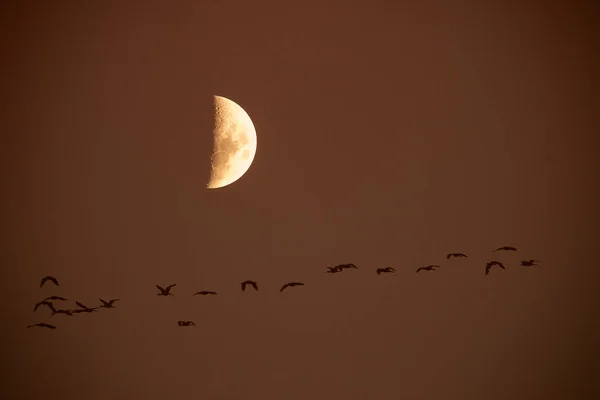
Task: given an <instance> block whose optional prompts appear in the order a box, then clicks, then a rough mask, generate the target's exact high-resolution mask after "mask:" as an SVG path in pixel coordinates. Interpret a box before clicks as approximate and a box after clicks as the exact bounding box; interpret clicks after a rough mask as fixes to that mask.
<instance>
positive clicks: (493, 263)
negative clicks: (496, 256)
mask: <svg viewBox="0 0 600 400" xmlns="http://www.w3.org/2000/svg"><path fill="white" fill-rule="evenodd" d="M495 265H497V266H498V267H500V268H502V269H506V268H504V264H502V263H501V262H500V261H490V262H489V263H487V264H486V265H485V274H486V275H487V274H489V273H490V269H491V268H492V267H493V266H495Z"/></svg>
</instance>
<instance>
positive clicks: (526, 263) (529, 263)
mask: <svg viewBox="0 0 600 400" xmlns="http://www.w3.org/2000/svg"><path fill="white" fill-rule="evenodd" d="M538 264H539V261H538V260H524V261H521V265H522V266H523V267H533V266H535V265H538Z"/></svg>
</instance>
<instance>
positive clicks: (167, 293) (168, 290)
mask: <svg viewBox="0 0 600 400" xmlns="http://www.w3.org/2000/svg"><path fill="white" fill-rule="evenodd" d="M175 286H177V284H176V283H174V284H172V285H169V286H167V288H166V289H165V288H163V287H162V286H159V285H156V288H157V289H158V290H160V293H157V294H156V295H157V296H174V294H173V293H171V289H172V288H173V287H175Z"/></svg>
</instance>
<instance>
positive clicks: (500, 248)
mask: <svg viewBox="0 0 600 400" xmlns="http://www.w3.org/2000/svg"><path fill="white" fill-rule="evenodd" d="M494 251H517V248H516V247H512V246H502V247H498V248H497V249H496V250H494Z"/></svg>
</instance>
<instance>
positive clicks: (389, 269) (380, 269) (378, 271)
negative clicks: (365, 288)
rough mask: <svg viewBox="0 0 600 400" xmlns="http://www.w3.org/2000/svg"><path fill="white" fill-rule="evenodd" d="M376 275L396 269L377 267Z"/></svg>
mask: <svg viewBox="0 0 600 400" xmlns="http://www.w3.org/2000/svg"><path fill="white" fill-rule="evenodd" d="M375 272H377V275H381V274H383V273H388V272H392V273H393V272H396V270H395V269H394V268H392V267H385V268H377V271H375Z"/></svg>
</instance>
